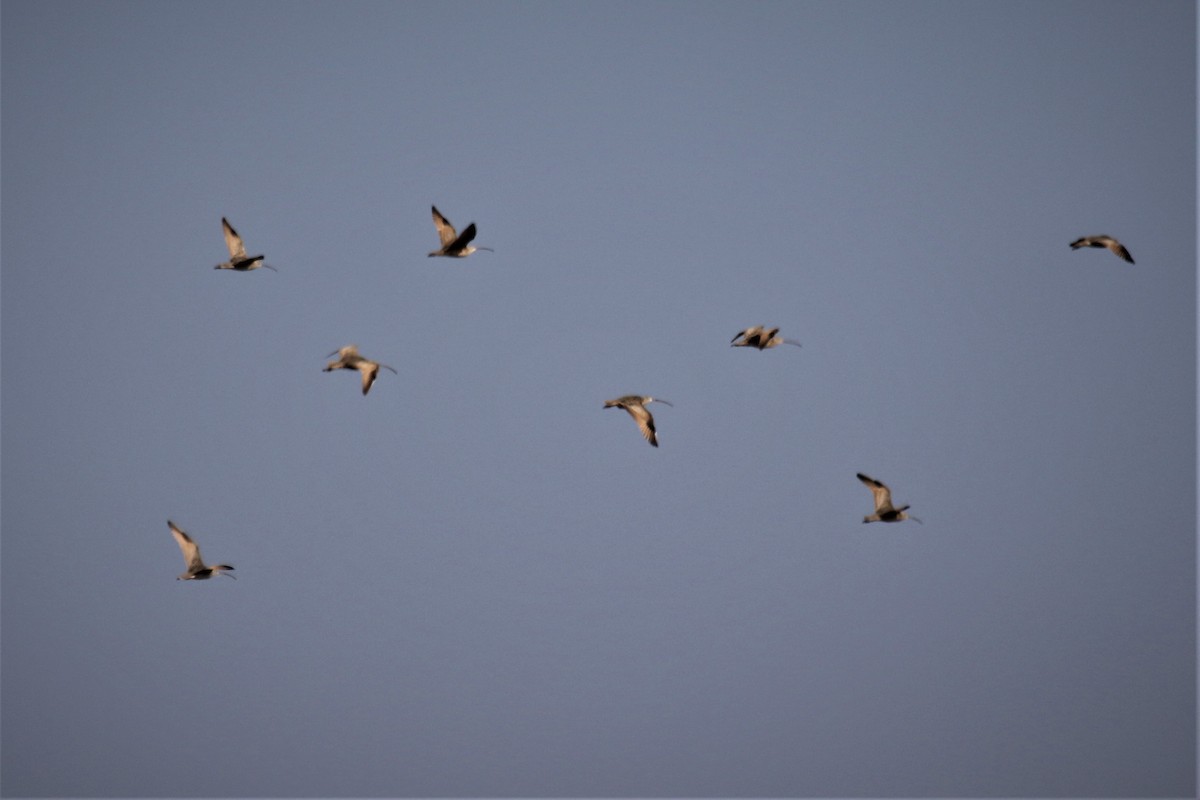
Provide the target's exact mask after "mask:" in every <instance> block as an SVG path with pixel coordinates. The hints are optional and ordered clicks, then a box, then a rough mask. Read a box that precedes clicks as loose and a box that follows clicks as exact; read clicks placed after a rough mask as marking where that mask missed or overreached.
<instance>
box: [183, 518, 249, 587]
mask: <svg viewBox="0 0 1200 800" xmlns="http://www.w3.org/2000/svg"><path fill="white" fill-rule="evenodd" d="M167 527H168V528H170V529H171V535H172V536H174V537H175V541H176V542H177V543H178V544H179V549H180V550H181V551H182V552H183V563H184V564H186V565H187V572H185V573H183V574H182V575H180V576H179V577H178V578H176V579H175V580H177V581H206V580H208V579H209V578H211V577H212V576H213V575H224V576H225V577H226V578H232V577H233V576H232V575H230V574H228V571H229V570H232V569H233V567H231V566H229V565H228V564H216V565H214V566H211V567H210V566H208V565H207V564H205V563H204V560H203V559H201V558H200V548H199V546H197V545H196V543H195V542H193V541H192V537H190V536H188V535H187V534H186V533H184V532H183V531H182V530H180V529H179V528H178V527H177V526H176V525H175V523H174V522H171V520H167Z"/></svg>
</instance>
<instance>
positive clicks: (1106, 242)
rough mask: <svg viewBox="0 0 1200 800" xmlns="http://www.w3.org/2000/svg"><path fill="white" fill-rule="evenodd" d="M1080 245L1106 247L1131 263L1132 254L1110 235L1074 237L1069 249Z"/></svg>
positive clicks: (1074, 248) (1077, 247)
mask: <svg viewBox="0 0 1200 800" xmlns="http://www.w3.org/2000/svg"><path fill="white" fill-rule="evenodd" d="M1081 247H1107V248H1108V249H1109V250H1112V251H1113V253H1114V254H1116V255H1118V256H1120V257H1121V258H1123V259H1125V260H1126V261H1128V262H1129V263H1130V264H1132V263H1133V256H1131V255H1129V251H1128V250H1126V249H1125V245H1123V244H1121V243H1120V242H1118V241H1117V240H1116V239H1114V238H1113V237H1111V236H1106V235H1104V234H1101V235H1099V236H1084V237H1083V238H1082V239H1076V240H1075V241H1073V242H1071V249H1072V250H1078V249H1079V248H1081Z"/></svg>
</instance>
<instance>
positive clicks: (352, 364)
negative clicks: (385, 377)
mask: <svg viewBox="0 0 1200 800" xmlns="http://www.w3.org/2000/svg"><path fill="white" fill-rule="evenodd" d="M329 355H330V356H337V357H338V359H337V361H330V362H329V363H328V364H326V365H325V367H324V369H322V370H321V371H322V372H333V371H334V370H335V369H356V370H358V371H359V372H361V373H362V393H363V395H366V393H367V392H369V391H370V390H371V384H373V383H374V382H375V377H376V376H377V375H378V374H379V368H380V367H383V368H384V369H390V370H392V372H394V373H396V374H397V375H399V374H400V373H399V372H396V370H395V369H393V368H392V367H389V366H388V365H387V364H380V363H379V362H378V361H372V360H371V359H369V358H364V357H362V356H360V355H359V354H358V347H357V346H355V345H352V344H348V345H346V346H345V347H343V348H341V349H338V350H334V351H333V352H332V353H330V354H329Z"/></svg>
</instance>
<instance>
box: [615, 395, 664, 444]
mask: <svg viewBox="0 0 1200 800" xmlns="http://www.w3.org/2000/svg"><path fill="white" fill-rule="evenodd" d="M623 408H624V409H625V410H626V411H628V412H629V416H631V417H633V421H634V422H636V423H637V426H638V429H639V430H640V431H641V432H642V436H643V437H645V439H646V441H647V442H649V443H650V444H652V445H654V446H655V447H658V437H657V436H656V435H655V433H656V431H655V428H654V417H653V416H651V414H650V412H649V411H647V410H646V407H645V406H643V405H641V404H637V405H628V406H623Z"/></svg>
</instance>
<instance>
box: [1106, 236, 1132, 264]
mask: <svg viewBox="0 0 1200 800" xmlns="http://www.w3.org/2000/svg"><path fill="white" fill-rule="evenodd" d="M1104 246H1105V247H1107V248H1108V249H1109V250H1112V251H1113V252H1114V253H1116V254H1117V255H1118V256H1120V257H1121V258H1123V259H1125V260H1126V261H1128V262H1129V263H1130V264H1132V263H1133V256H1131V255H1129V251H1128V250H1126V249H1125V245H1123V244H1121V243H1120V242H1118V241H1117V240H1116V239H1114V238H1112V237H1111V236H1108V237H1105V242H1104Z"/></svg>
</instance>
